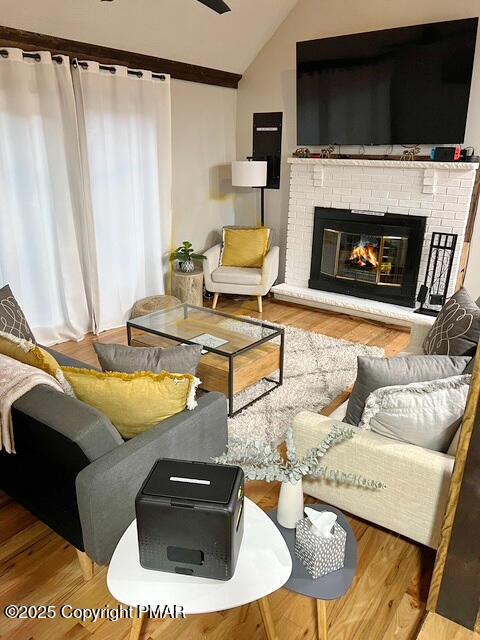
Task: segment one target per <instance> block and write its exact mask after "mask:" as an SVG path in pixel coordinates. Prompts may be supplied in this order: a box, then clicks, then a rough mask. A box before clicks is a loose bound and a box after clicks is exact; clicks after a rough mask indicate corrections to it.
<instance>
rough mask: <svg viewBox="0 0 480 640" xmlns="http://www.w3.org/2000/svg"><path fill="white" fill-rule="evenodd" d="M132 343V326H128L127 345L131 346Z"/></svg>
mask: <svg viewBox="0 0 480 640" xmlns="http://www.w3.org/2000/svg"><path fill="white" fill-rule="evenodd" d="M131 341H132V329H131V327H130V325H129V324H127V344H128V346H130V343H131Z"/></svg>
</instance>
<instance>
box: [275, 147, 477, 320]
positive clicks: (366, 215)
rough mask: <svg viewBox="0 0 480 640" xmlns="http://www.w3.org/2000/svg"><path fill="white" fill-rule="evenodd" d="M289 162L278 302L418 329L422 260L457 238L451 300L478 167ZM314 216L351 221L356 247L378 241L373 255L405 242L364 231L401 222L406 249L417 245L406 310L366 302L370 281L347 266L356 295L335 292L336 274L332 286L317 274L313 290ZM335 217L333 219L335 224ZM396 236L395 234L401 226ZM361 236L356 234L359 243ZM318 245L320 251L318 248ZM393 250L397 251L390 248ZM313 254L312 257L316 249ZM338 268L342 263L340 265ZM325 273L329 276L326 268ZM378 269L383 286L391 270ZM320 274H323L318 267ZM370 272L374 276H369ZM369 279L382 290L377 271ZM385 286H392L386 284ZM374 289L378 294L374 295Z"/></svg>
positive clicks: (378, 300)
mask: <svg viewBox="0 0 480 640" xmlns="http://www.w3.org/2000/svg"><path fill="white" fill-rule="evenodd" d="M288 162H289V163H290V164H291V179H290V199H289V211H288V228H287V254H286V272H285V282H284V283H282V284H279V285H277V286H275V287H274V289H273V292H274V295H275V297H276V298H279V299H282V300H288V301H297V302H301V303H302V304H307V305H310V306H318V307H320V308H327V309H336V310H339V311H343V312H345V313H349V314H352V315H359V316H362V317H371V318H374V319H382V320H384V321H389V322H392V323H397V324H403V325H407V326H408V325H410V324H411V323H412V322H413V320H415V321H418V319H419V317H420V316H419V315H418V314H415V316H413V313H414V308H413V306H412V304H411V303H412V301H413V304H414V303H415V302H414V299H415V297H416V294H417V293H418V290H419V288H420V286H421V284H422V283H423V282H424V279H425V272H426V268H427V261H428V254H429V251H430V244H431V240H432V234H434V233H442V234H455V235H456V236H457V243H456V249H455V254H454V258H453V264H452V270H451V276H450V286H449V291H448V293H449V295H450V294H451V293H453V292H454V290H455V284H456V280H457V276H458V272H459V269H460V260H461V254H462V248H463V243H464V239H465V233H466V229H467V222H468V218H469V213H470V204H471V199H472V192H473V186H474V181H475V173H476V170H477V168H478V165H477V164H473V163H459V162H423V161H414V162H402V161H395V160H361V159H356V160H328V159H310V158H308V159H303V158H290V159H289V160H288ZM316 209H317V218H318V211H323V212H325V211H328V216H329V218H330V219H332V218H333V219H334V218H335V217H338V218H339V219H340V218H341V219H342V220H343V221H345V220H347V221H348V219H349V217H350V219H351V222H352V224H353V227H352V229H353V230H354V229H355V228H356V227H355V225H357V226H358V225H360V226H361V224H362V222H363V221H364V222H363V224H364V226H365V229H366V230H365V232H364V234H363V238H364V239H363V240H362V239H361V238H360V239H359V244H362V242H363V244H365V243H366V242H367V241H366V238H369V237H370V238H371V237H375V238H378V239H377V240H375V242H374V244H375V243H376V244H378V247H377V250H378V251H379V250H380V244H382V250H383V245H384V243H385V242H386V241H385V240H383V239H382V238H383V237H384V236H385V237H387V238H388V237H396V238H401V237H405V234H403V235H402V233H400V232H398V233H397V232H396V231H395V230H394V229H392V228H390V231H389V232H388V233H386V234H384V235H381V236H380V235H378V234H377V235H375V233H373V232H369V231H368V230H369V229H371V225H372V223H373V222H374V221H378V220H379V219H383V220H384V221H385V224H387V225H388V224H389V223H390V222H392V221H394V220H397V221H398V220H399V219H400V218H402V219H403V228H404V229H407V228H409V229H411V230H412V231H411V239H410V243H411V246H412V244H415V243H416V256H417V262H418V264H417V267H416V268H415V282H413V284H412V283H410V287H412V286H413V295H411V296H410V299H411V301H410V303H408V304H407V305H405V301H395V299H394V296H393V297H392V296H386V297H384V298H382V296H379V295H373V296H371V295H370V296H369V295H368V291H369V290H370V291H372V287H370V288H369V289H368V288H365V286H366V283H365V282H362V278H363V280H368V278H367V276H366V274H364V275H363V276H361V277H360V278H359V276H358V274H359V273H361V272H362V269H358V266H357V265H355V264H353V263H352V265H353V267H352V268H355V267H357V268H356V269H355V274H353V272H351V270H350V272H349V273H348V274H347V276H348V277H347V279H350V285H352V280H353V284H355V283H356V282H357V281H358V280H359V284H360V287H359V288H358V290H357V291H356V290H355V287H353V286H349V287H346V288H345V293H342V292H341V291H342V289H341V287H339V286H337V285H338V281H339V280H341V279H342V274H340V278H339V277H338V274H337V277H335V278H334V277H333V276H332V274H329V273H327V274H322V277H323V276H326V277H325V278H324V279H323V282H324V285H323V286H322V278H320V280H315V281H314V282H313V283H312V281H311V278H312V273H311V270H312V269H313V265H314V264H315V256H314V260H313V262H312V251H313V248H314V223H315V210H316ZM337 210H338V216H335V213H336V211H337ZM385 214H386V215H385ZM416 218H417V219H418V222H420V220H422V221H423V222H422V224H420V225H418V224H415V219H416ZM388 219H390V220H388ZM409 221H411V224H410V223H409ZM316 224H318V221H317V223H316ZM392 224H393V222H392ZM333 226H335V225H332V224H330V225H327V227H333ZM336 227H338V225H336ZM336 227H335V228H332V229H331V230H332V232H335V231H339V229H337V228H336ZM399 229H401V225H400V227H399ZM340 231H341V229H340ZM361 235H362V234H361V233H360V234H359V237H360V236H361ZM420 236H421V237H420ZM325 237H327V236H325ZM352 237H353V236H352ZM316 242H317V244H318V240H317V241H316ZM372 242H373V241H372ZM331 244H332V247H333V246H335V247H337V250H339V247H340V246H341V240H340V237H338V236H336V235H335V234H333V233H332V234H331ZM392 244H395V246H393V247H392V246H391V245H392ZM388 248H389V250H390V252H391V253H392V252H396V254H398V255H400V254H401V252H402V251H406V245H405V247H404V248H403V249H402V244H401V241H400V240H395V241H394V242H393V243H392V241H390V245H389V246H388ZM316 250H317V251H318V246H317V249H316ZM326 251H327V250H326ZM330 251H333V249H330ZM327 253H328V251H327ZM405 255H406V254H405ZM343 262H346V261H345V260H343ZM390 262H391V261H390ZM388 264H390V263H388ZM352 265H350V266H352ZM326 268H327V271H328V268H329V267H326ZM342 268H343V267H342ZM382 269H383V280H384V283H385V282H388V280H389V279H388V278H387V277H386V272H387V270H388V269H391V266H388V265H387V266H384V267H382ZM318 271H319V272H321V268H320V267H319V269H318ZM370 271H371V273H373V272H374V270H373V269H370ZM352 274H353V275H352ZM375 274H376V275H375V277H376V279H377V284H380V285H381V284H382V272H381V269H380V267H379V268H378V269H377V271H375ZM343 275H345V274H343ZM369 277H373V276H369ZM334 280H336V282H335V283H334V285H335V286H333V285H332V282H333V281H334ZM390 280H392V279H391V278H390ZM312 284H313V286H312ZM340 284H342V283H340ZM362 287H363V289H362ZM376 289H377V290H381V289H380V287H377V288H376ZM385 289H386V287H385ZM366 292H367V294H366ZM383 299H388V301H386V302H385V301H382V300H383ZM422 318H425V322H431V321H432V319H431V318H427V317H425V316H422Z"/></svg>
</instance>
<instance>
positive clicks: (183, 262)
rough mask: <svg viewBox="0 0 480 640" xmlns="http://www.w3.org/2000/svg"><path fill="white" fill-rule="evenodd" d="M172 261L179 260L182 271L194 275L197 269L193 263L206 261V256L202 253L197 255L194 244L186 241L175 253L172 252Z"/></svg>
mask: <svg viewBox="0 0 480 640" xmlns="http://www.w3.org/2000/svg"><path fill="white" fill-rule="evenodd" d="M170 260H178V266H179V268H180V271H183V272H184V273H192V271H194V269H195V265H194V264H193V261H194V260H205V256H202V254H201V253H195V249H194V248H193V245H192V243H191V242H187V241H186V240H185V242H183V243H182V246H181V247H177V248H176V249H175V251H172V253H171V255H170Z"/></svg>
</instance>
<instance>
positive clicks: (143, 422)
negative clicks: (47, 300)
mask: <svg viewBox="0 0 480 640" xmlns="http://www.w3.org/2000/svg"><path fill="white" fill-rule="evenodd" d="M63 373H64V375H65V378H66V379H67V380H68V382H69V383H70V384H71V385H72V387H73V390H74V392H75V395H76V396H77V398H78V399H79V400H82V402H85V403H86V404H89V405H90V406H92V407H95V409H98V411H101V412H102V413H104V414H105V415H106V416H107V417H108V418H109V419H110V421H111V423H112V424H113V425H114V426H115V427H116V428H117V429H118V431H119V432H120V433H121V435H122V436H123V437H124V438H126V439H128V438H133V437H135V436H136V435H138V434H139V433H143V432H144V431H147V430H148V429H150V428H151V427H154V426H155V425H157V424H158V423H159V422H162V420H166V419H167V418H170V417H171V416H173V415H175V414H176V413H180V411H183V410H184V409H185V408H188V409H193V408H194V407H195V406H196V404H197V403H196V402H195V390H196V388H197V386H198V384H199V382H200V381H199V380H198V378H196V377H195V376H192V375H190V374H183V375H180V374H175V373H166V372H165V371H162V373H150V372H147V371H140V372H138V373H120V372H117V371H113V372H111V371H109V372H106V373H102V372H100V371H92V370H90V369H76V368H74V367H63Z"/></svg>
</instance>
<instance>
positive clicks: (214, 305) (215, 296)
mask: <svg viewBox="0 0 480 640" xmlns="http://www.w3.org/2000/svg"><path fill="white" fill-rule="evenodd" d="M219 295H220V294H219V293H214V294H213V302H212V309H216V308H217V302H218V296H219Z"/></svg>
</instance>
